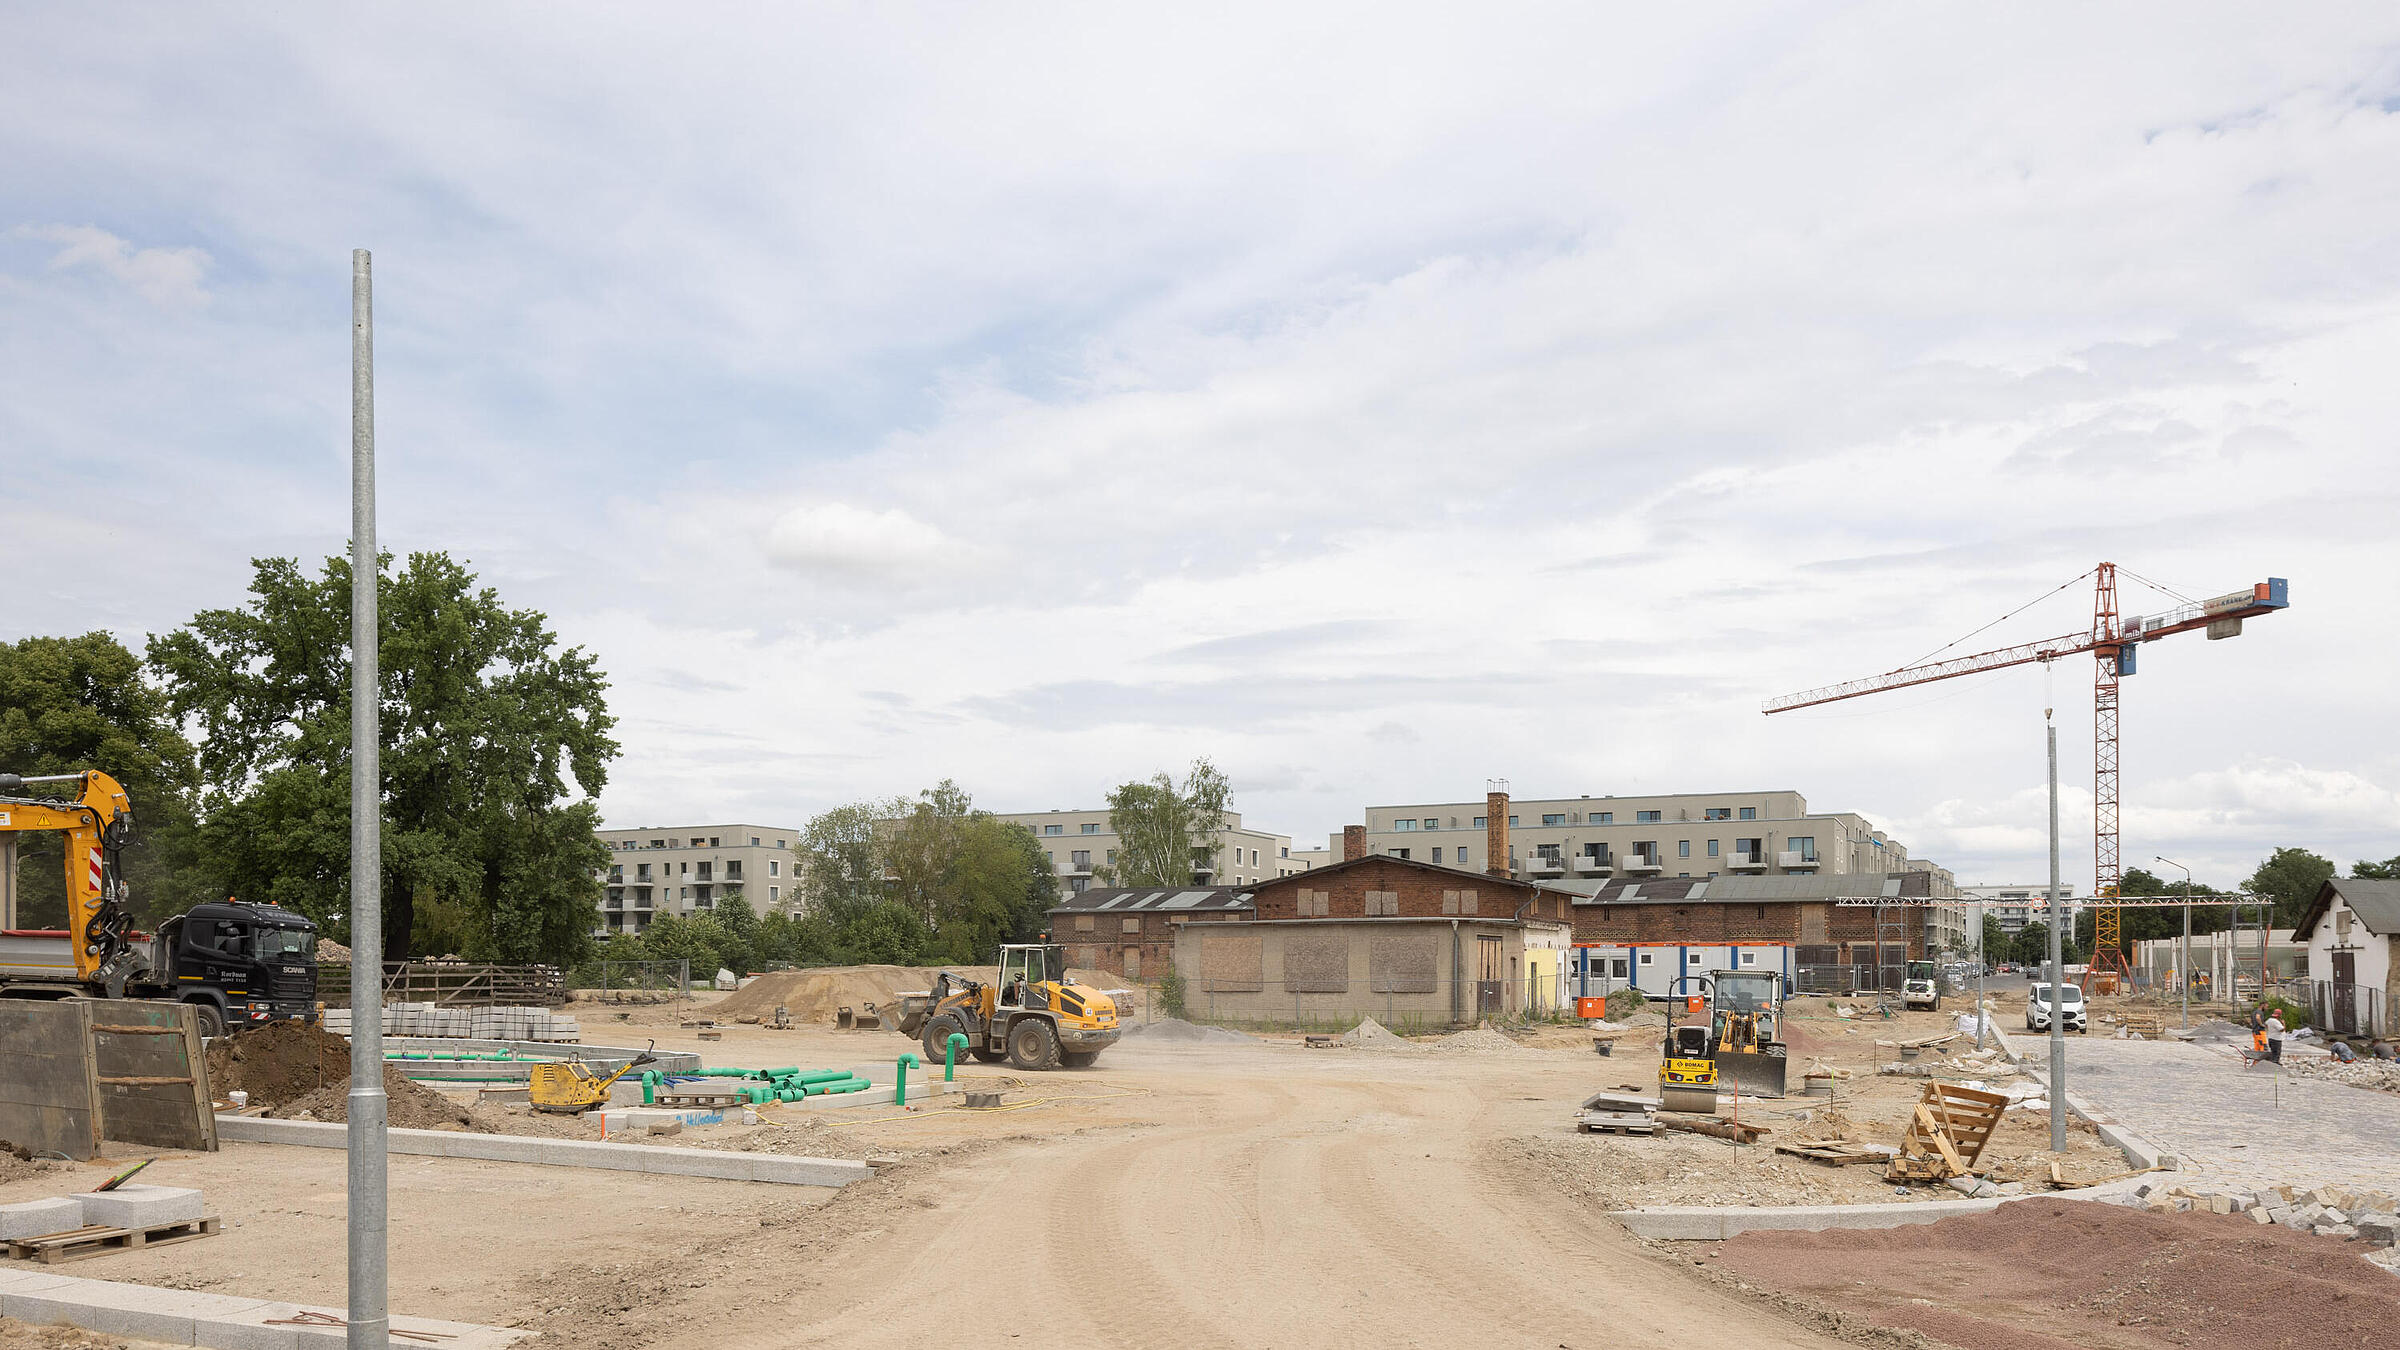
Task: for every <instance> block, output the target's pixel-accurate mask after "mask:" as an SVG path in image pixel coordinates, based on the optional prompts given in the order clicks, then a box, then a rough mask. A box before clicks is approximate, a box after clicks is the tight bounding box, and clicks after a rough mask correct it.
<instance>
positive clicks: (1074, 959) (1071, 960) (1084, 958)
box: [1067, 947, 1100, 970]
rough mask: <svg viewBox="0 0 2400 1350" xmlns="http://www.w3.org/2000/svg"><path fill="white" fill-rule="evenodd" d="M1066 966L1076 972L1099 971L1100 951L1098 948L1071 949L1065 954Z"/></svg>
mask: <svg viewBox="0 0 2400 1350" xmlns="http://www.w3.org/2000/svg"><path fill="white" fill-rule="evenodd" d="M1067 964H1069V965H1071V966H1074V967H1075V968H1076V969H1078V970H1098V969H1100V949H1099V948H1098V947H1076V948H1072V949H1071V950H1069V952H1068V953H1067Z"/></svg>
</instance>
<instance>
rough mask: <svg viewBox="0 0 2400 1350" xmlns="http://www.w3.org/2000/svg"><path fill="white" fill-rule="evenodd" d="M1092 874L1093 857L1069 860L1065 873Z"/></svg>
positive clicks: (1072, 875) (1074, 874)
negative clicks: (1078, 860)
mask: <svg viewBox="0 0 2400 1350" xmlns="http://www.w3.org/2000/svg"><path fill="white" fill-rule="evenodd" d="M1193 870H1194V871H1195V872H1197V871H1199V870H1200V869H1198V868H1194V869H1193ZM1091 874H1092V860H1091V859H1089V858H1086V859H1084V860H1083V861H1081V862H1069V863H1068V864H1067V870H1066V873H1065V875H1067V876H1071V877H1088V876H1090V875H1091Z"/></svg>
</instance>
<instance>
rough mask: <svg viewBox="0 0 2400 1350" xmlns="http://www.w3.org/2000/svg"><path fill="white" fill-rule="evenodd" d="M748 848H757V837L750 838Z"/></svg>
mask: <svg viewBox="0 0 2400 1350" xmlns="http://www.w3.org/2000/svg"><path fill="white" fill-rule="evenodd" d="M750 847H752V848H757V847H758V836H757V835H755V834H754V835H751V836H750Z"/></svg>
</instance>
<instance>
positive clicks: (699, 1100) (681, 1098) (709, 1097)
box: [650, 1092, 742, 1110]
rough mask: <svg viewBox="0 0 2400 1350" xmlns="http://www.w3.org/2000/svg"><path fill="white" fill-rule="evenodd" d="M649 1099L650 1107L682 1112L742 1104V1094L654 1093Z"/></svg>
mask: <svg viewBox="0 0 2400 1350" xmlns="http://www.w3.org/2000/svg"><path fill="white" fill-rule="evenodd" d="M651 1097H652V1101H651V1103H650V1104H651V1105H652V1106H664V1107H674V1108H681V1109H684V1110H691V1109H695V1108H702V1107H714V1106H739V1105H741V1104H742V1094H740V1093H738V1092H655V1093H652V1094H651Z"/></svg>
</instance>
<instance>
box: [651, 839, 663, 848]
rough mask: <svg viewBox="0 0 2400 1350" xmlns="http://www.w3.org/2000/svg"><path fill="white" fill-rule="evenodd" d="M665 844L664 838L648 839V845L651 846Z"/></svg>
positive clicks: (657, 846) (659, 846)
mask: <svg viewBox="0 0 2400 1350" xmlns="http://www.w3.org/2000/svg"><path fill="white" fill-rule="evenodd" d="M666 846H667V841H666V840H664V839H653V840H651V841H650V847H652V848H665V847H666Z"/></svg>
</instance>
